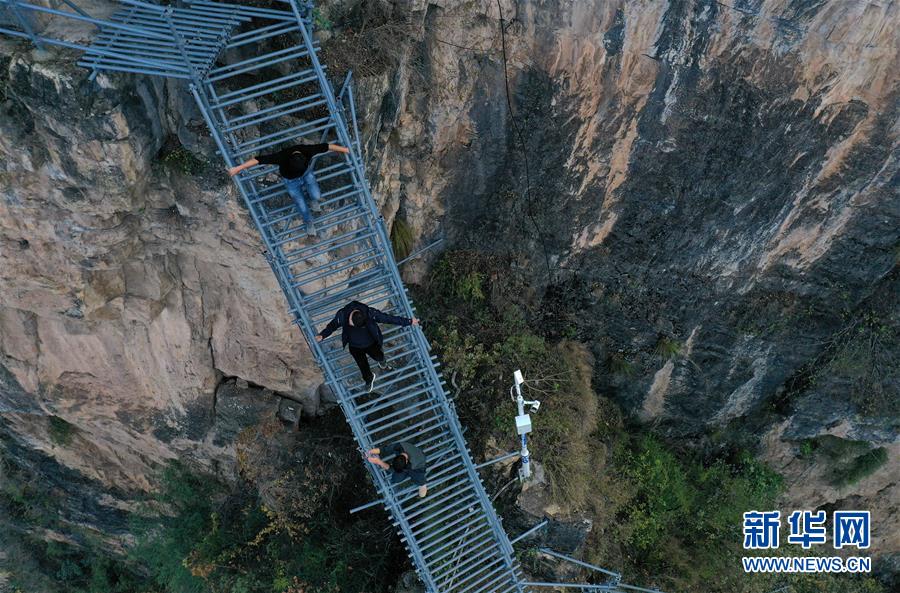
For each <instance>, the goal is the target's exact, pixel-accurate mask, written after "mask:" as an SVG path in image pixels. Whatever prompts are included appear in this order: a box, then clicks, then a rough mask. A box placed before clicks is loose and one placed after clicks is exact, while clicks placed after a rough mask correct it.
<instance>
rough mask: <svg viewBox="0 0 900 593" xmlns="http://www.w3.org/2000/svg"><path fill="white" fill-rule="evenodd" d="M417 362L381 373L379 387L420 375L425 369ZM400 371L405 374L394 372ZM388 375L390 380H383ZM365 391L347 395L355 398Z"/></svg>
mask: <svg viewBox="0 0 900 593" xmlns="http://www.w3.org/2000/svg"><path fill="white" fill-rule="evenodd" d="M419 363H420V361H418V360H416V361H414V362H413V363H412V364H408V365H406V366H404V367H401V368H400V369H394V370H393V371H389V372H387V373H385V374H384V375H382V381H381V382H380V383H379V384H378V387H379V389H384V388H386V387H390V386H391V385H396V384H397V383H400V382H402V381H406V380H410V379H412V378H413V377H416V376H418V375H421V374H422V373H424V372H425V370H426V369H425V368H423V365H421V364H419ZM400 371H402V372H403V373H405V374H400V375H398V374H396V373H397V372H400ZM388 377H390V380H389V381H384V379H387V378H388ZM416 381H418V379H416ZM366 393H368V392H366V391H363V392H359V393H353V392H350V393H349V394H348V395H349V397H350V399H355V398H357V397H359V396H360V395H365V394H366Z"/></svg>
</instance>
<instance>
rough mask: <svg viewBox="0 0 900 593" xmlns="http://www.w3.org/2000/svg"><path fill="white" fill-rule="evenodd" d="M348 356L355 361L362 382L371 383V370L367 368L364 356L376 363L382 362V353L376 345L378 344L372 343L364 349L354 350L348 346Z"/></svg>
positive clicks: (366, 360) (366, 359)
mask: <svg viewBox="0 0 900 593" xmlns="http://www.w3.org/2000/svg"><path fill="white" fill-rule="evenodd" d="M350 355H351V356H352V357H353V360H355V361H356V365H357V366H358V367H359V372H360V373H362V378H363V381H365V382H366V383H368V382H369V381H371V380H372V376H373V375H372V369H371V368H370V367H369V359H368V358H367V357H366V355H369V356H371V357H372V358H374V359H375V360H377V361H378V362H383V361H384V352H382V351H381V346H379V345H378V342H373V343H372V345H371V346H367V347H365V348H355V347H353V346H350Z"/></svg>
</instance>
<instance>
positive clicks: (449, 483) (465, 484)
mask: <svg viewBox="0 0 900 593" xmlns="http://www.w3.org/2000/svg"><path fill="white" fill-rule="evenodd" d="M465 473H466V470H460V471H458V472H456V473H455V474H451V475H445V476H442V477H439V478H438V477H435V476H431V477H429V479H428V487H429V488H431V487H434V489H435V490H436V489H437V487H438V486H442V485H446V486H445V487H446V489H447V490H448V491H454V492H456V491H459V489H461V488H473V491H474V488H475V485H474V484H473V483H472V482H471V481H469V480H468V479H466V478H465V477H463V476H464V475H465ZM396 500H397V504H399V505H400V507H401V508H406V507H403V505H404V504H405V503H408V502H413V503H414V504H413V505H412V506H411V507H410V508H415V503H422V502H423V501H422V499H421V498H420V497H419V496H418V494H415V493H412V492H410V493H408V494H404V495H401V496H397V497H396Z"/></svg>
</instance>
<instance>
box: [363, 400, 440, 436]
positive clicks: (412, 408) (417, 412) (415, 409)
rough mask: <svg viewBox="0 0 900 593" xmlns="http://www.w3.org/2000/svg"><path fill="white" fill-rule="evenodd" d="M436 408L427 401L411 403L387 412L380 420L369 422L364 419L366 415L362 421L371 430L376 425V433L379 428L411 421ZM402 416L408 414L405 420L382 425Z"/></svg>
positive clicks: (400, 419)
mask: <svg viewBox="0 0 900 593" xmlns="http://www.w3.org/2000/svg"><path fill="white" fill-rule="evenodd" d="M429 403H430V404H431V405H430V406H428V404H429ZM437 406H438V404H434V403H432V402H428V401H424V402H413V403H412V404H410V405H408V406H404V407H402V408H400V409H399V410H395V411H393V412H388V413H387V414H385V415H384V416H382V417H380V418H376V419H374V420H372V421H371V422H370V421H368V420H366V418H365V416H368V414H365V415H364V416H363V418H362V420H363V422H364V423H365V425H366V427H367V428H368V427H371V428H372V429H375V425H376V424H377V425H378V426H379V428H378V429H375V430H376V432H377V431H378V430H380V427H384V428H387V427H388V426H392V425H394V424H397V423H398V422H403V420H404V419H406V420H412V419H414V418H415V417H416V416H421V415H422V414H425V413H428V412H430V411H432V410H434V409H435V408H436V407H437ZM404 414H409V415H408V416H407V418H399V420H394V421H392V422H390V423H388V424H384V422H383V421H384V420H392V419H394V418H397V417H398V416H402V415H404Z"/></svg>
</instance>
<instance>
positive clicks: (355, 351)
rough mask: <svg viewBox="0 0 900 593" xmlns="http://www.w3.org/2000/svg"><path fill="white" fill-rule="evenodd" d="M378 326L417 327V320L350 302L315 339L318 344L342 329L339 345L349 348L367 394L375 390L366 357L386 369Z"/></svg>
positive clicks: (382, 337) (357, 302) (381, 337)
mask: <svg viewBox="0 0 900 593" xmlns="http://www.w3.org/2000/svg"><path fill="white" fill-rule="evenodd" d="M379 323H390V324H391V325H419V320H418V319H416V318H415V317H413V318H412V319H408V318H406V317H397V316H396V315H388V314H387V313H382V312H381V311H379V310H378V309H375V308H373V307H369V306H368V305H366V304H365V303H360V302H359V301H353V302H351V303H350V304H348V305H346V306H344V307H343V308H342V309H341V310H340V311H338V312H337V314H336V315H335V316H334V319H332V320H331V321H330V322H328V325H326V326H325V329H323V330H322V331H321V332H319V334H318V335H317V336H316V341H317V342H321V341H322V340H324V339H325V338H327V337H328V336H330V335H331V334H332V333H334V330H336V329H337V328H339V327H340V328H341V346H342V347H344V346H347V345H348V344H349V345H350V355H351V356H353V360H355V361H356V364H357V366H358V367H359V372H360V373H362V378H363V381H365V382H366V390H367V391H369V392H370V393H371V391H372V389H374V388H375V373H373V372H372V369H371V368H370V367H369V359H368V358H367V356H371V357H372V358H373V359H375V360H376V361H377V362H378V366H379V367H380V368H385V365H384V352H383V351H382V349H381V348H382V346H383V345H384V336H383V335H381V328H380V327H378V324H379Z"/></svg>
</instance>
